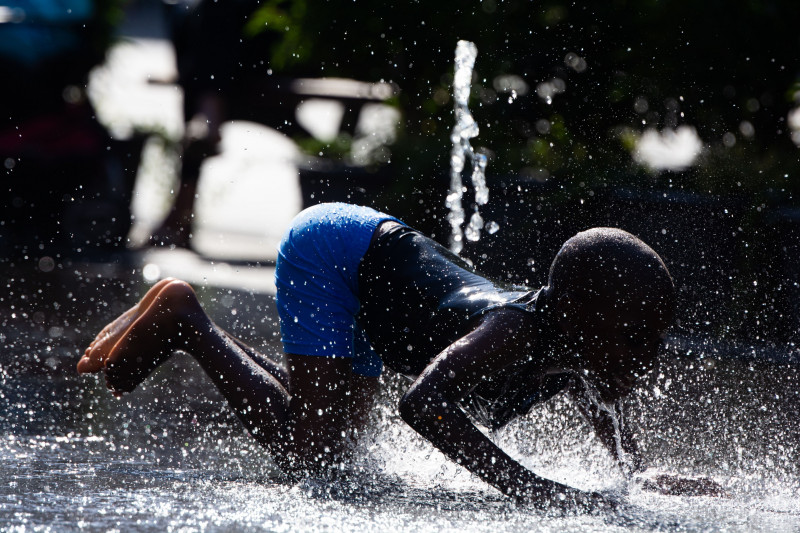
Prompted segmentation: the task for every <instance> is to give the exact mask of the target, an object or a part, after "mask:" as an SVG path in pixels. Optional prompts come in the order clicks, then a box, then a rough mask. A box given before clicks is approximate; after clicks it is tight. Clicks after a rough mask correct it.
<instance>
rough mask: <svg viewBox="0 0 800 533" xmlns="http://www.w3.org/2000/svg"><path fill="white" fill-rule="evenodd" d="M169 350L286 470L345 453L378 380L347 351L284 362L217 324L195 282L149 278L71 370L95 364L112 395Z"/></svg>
mask: <svg viewBox="0 0 800 533" xmlns="http://www.w3.org/2000/svg"><path fill="white" fill-rule="evenodd" d="M175 350H183V351H186V352H187V353H189V354H191V355H192V356H193V357H194V358H195V359H196V360H197V361H198V362H199V363H200V365H201V366H202V367H203V369H204V370H205V371H206V373H207V374H208V376H209V377H210V378H211V380H212V381H213V382H214V383H215V385H216V386H217V388H218V389H219V390H220V391H221V392H222V394H223V396H224V397H225V398H226V400H227V401H228V403H229V404H230V405H231V407H232V408H233V409H234V411H235V412H236V414H237V415H238V416H239V418H240V419H241V420H242V422H243V423H244V424H245V426H246V427H247V429H248V430H249V431H250V433H251V434H252V435H253V436H254V437H255V438H256V439H257V440H258V441H259V442H260V443H261V444H262V445H264V446H266V447H268V448H269V449H270V450H271V451H272V452H273V455H274V457H275V460H276V461H277V462H278V464H279V465H280V466H281V467H282V468H283V469H284V471H286V472H287V473H289V474H292V473H297V474H302V473H303V472H309V471H318V470H324V469H325V468H327V467H329V466H331V465H332V464H333V463H335V462H336V461H338V460H341V459H342V458H343V457H344V456H346V455H347V453H348V451H349V450H348V447H347V443H348V442H350V441H353V440H354V439H355V438H356V437H357V433H358V429H359V428H360V427H362V425H363V421H364V419H365V418H366V415H365V413H366V412H368V409H369V406H370V402H371V399H372V396H373V394H374V391H375V388H376V381H377V380H376V379H375V378H365V377H362V376H356V375H353V374H352V373H351V372H350V361H349V360H348V359H345V358H335V359H334V358H323V357H307V356H297V355H291V354H288V355H287V361H288V365H287V368H285V369H284V368H283V367H281V366H280V365H278V364H276V363H274V362H272V361H271V360H269V358H267V357H266V356H264V355H262V354H259V353H258V352H256V351H255V350H254V349H252V348H250V347H248V346H246V345H244V344H243V343H241V342H240V341H238V340H237V339H235V338H234V337H232V336H231V335H229V334H228V333H226V332H225V331H223V330H222V329H221V328H219V327H218V326H217V325H216V324H214V323H213V322H212V321H211V319H210V318H209V317H208V315H207V314H206V313H205V311H204V310H203V309H202V307H201V305H200V302H199V301H198V299H197V297H196V295H195V293H194V291H193V290H192V288H191V287H190V286H189V285H188V284H187V283H185V282H183V281H179V280H165V281H162V282H159V283H158V284H156V285H154V286H153V287H152V288H151V289H150V291H148V293H147V294H145V296H144V297H143V298H142V300H141V301H140V302H139V303H138V304H137V305H136V306H134V307H133V308H131V309H130V310H129V311H127V312H126V313H123V315H122V316H120V317H119V318H118V319H117V320H115V321H114V322H112V323H111V324H109V326H107V327H106V328H104V329H103V330H102V331H101V333H100V334H99V335H98V337H97V338H96V339H95V341H94V342H93V343H92V344H91V345H90V347H89V348H88V349H87V350H86V353H85V354H84V356H83V357H82V358H81V360H80V361H79V362H78V371H79V372H81V373H87V372H100V371H102V372H103V373H104V374H105V379H106V384H107V386H108V388H109V389H111V390H112V392H114V393H115V394H117V395H119V394H121V393H122V392H129V391H132V390H133V389H134V388H136V386H137V385H139V383H141V382H142V381H143V380H144V379H145V378H146V377H147V376H148V375H149V373H150V372H152V370H153V369H154V368H155V367H156V366H158V364H160V363H161V362H163V361H164V360H166V359H167V358H168V357H169V356H170V355H171V354H172V353H173V352H174V351H175ZM342 414H344V415H345V416H342ZM343 432H344V433H343ZM343 434H344V435H345V436H346V438H344V439H343V438H342V435H343Z"/></svg>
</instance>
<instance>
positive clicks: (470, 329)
mask: <svg viewBox="0 0 800 533" xmlns="http://www.w3.org/2000/svg"><path fill="white" fill-rule="evenodd" d="M275 278H276V285H277V306H278V311H279V314H280V320H281V339H282V342H283V346H284V351H285V352H286V361H287V366H286V368H284V367H282V366H280V365H278V364H276V363H275V362H273V361H271V360H270V359H269V358H267V357H265V356H264V355H262V354H260V353H258V352H256V351H255V350H253V349H252V348H250V347H248V346H246V345H244V344H243V343H242V342H240V341H239V340H237V339H236V338H234V337H232V336H231V335H230V334H228V333H226V332H225V331H223V330H222V329H220V328H219V327H218V326H216V325H215V324H214V323H213V322H212V320H211V318H209V316H208V315H207V314H206V313H205V312H204V311H203V309H202V307H201V306H200V303H199V302H198V300H197V298H196V296H195V294H194V292H193V290H192V289H191V287H190V286H189V285H188V284H187V283H185V282H183V281H179V280H174V279H166V280H163V281H160V282H159V283H157V284H156V285H154V286H153V287H152V288H151V289H150V290H149V291H148V292H147V294H145V296H144V297H143V298H142V300H141V301H140V302H139V303H138V304H137V305H136V306H134V307H133V308H131V309H130V310H129V311H127V312H126V313H124V314H123V315H121V316H120V317H119V318H117V319H116V320H115V321H114V322H112V323H110V324H109V325H108V326H106V327H105V328H104V329H103V330H102V331H101V332H100V334H99V335H98V336H97V338H96V339H95V340H94V341H93V342H92V343H91V345H90V346H89V348H88V349H87V350H86V352H85V354H84V356H83V357H82V359H81V360H80V362H79V363H78V372H80V373H87V372H100V371H103V372H104V373H105V379H106V384H107V386H108V387H109V388H110V389H111V390H112V391H113V392H114V393H116V394H121V393H122V392H128V391H131V390H133V389H134V388H135V387H136V386H137V385H138V384H139V383H141V382H142V381H143V380H144V379H145V378H146V377H147V376H148V375H149V374H150V372H151V371H152V370H153V369H154V368H155V367H156V366H157V365H158V364H160V363H161V362H163V361H164V360H165V359H167V358H168V357H169V356H170V354H172V352H173V351H175V350H183V351H185V352H188V353H189V354H191V355H192V356H193V357H194V358H195V359H196V360H197V361H198V362H199V363H200V365H201V366H202V367H203V369H204V370H205V371H206V373H207V374H208V376H209V377H210V378H211V380H212V381H213V382H214V383H215V384H216V386H217V387H218V388H219V389H220V391H221V392H222V394H223V395H224V396H225V398H226V399H227V401H228V402H229V404H230V405H231V407H232V408H233V409H234V410H235V411H236V413H237V415H238V416H239V418H240V419H241V420H242V422H243V423H244V424H245V426H246V427H247V429H248V430H249V431H250V433H251V434H252V435H253V436H254V437H255V438H256V439H257V440H258V441H259V442H260V443H261V444H263V445H264V446H266V447H267V448H268V449H269V450H270V451H271V453H272V454H273V456H274V458H275V460H276V462H277V463H278V464H279V465H280V466H281V468H282V469H283V470H284V471H285V472H287V473H289V474H295V475H302V474H307V473H310V472H320V471H324V470H326V469H328V468H330V467H334V468H335V467H336V466H338V465H339V464H340V463H341V461H342V460H343V459H345V458H346V457H347V455H348V453H349V451H350V450H351V449H352V443H353V442H354V441H355V439H357V438H358V434H359V431H360V430H361V428H362V427H363V425H364V423H365V420H366V417H367V416H368V413H369V408H370V406H371V404H372V398H373V396H374V393H375V391H376V386H377V381H378V380H377V378H378V376H379V375H380V373H381V370H382V366H383V364H386V366H388V367H389V368H391V369H392V370H394V371H396V372H399V373H402V374H404V375H406V376H409V377H410V378H411V379H414V382H413V384H412V385H411V387H410V388H409V389H408V391H407V392H406V393H405V395H404V396H403V398H402V399H401V401H400V405H399V411H400V415H401V416H402V418H403V420H405V421H406V422H407V423H408V424H410V425H411V426H412V427H413V428H414V429H415V430H416V431H418V432H419V433H420V434H421V435H422V436H424V437H425V438H427V439H428V440H429V441H431V443H433V445H434V446H436V447H437V448H438V449H439V450H441V451H442V452H443V453H444V454H445V455H447V456H448V457H449V458H450V459H452V460H454V461H456V462H458V463H459V464H461V465H463V466H464V467H466V468H467V469H469V470H470V471H471V472H473V473H474V474H476V475H477V476H479V477H480V478H482V479H484V480H485V481H487V482H488V483H491V484H492V485H494V486H495V487H497V488H498V489H499V490H501V491H502V492H504V493H505V494H507V495H510V496H513V497H515V498H518V499H522V500H526V501H533V502H538V503H547V502H553V501H565V500H566V501H569V502H596V503H602V502H603V501H604V499H603V498H602V497H601V496H600V495H597V494H587V493H584V492H582V491H579V490H576V489H573V488H570V487H567V486H564V485H562V484H559V483H556V482H553V481H550V480H546V479H543V478H541V477H539V476H537V475H536V474H534V473H533V472H531V471H529V470H527V469H526V468H524V467H523V466H522V465H520V464H519V463H518V462H516V461H515V460H513V459H512V458H511V457H510V456H508V455H507V454H506V453H504V452H503V451H502V450H501V449H500V448H498V447H497V446H496V445H495V444H494V443H492V441H491V440H489V439H488V438H487V437H486V436H485V435H484V433H483V432H481V431H480V430H479V429H478V427H476V426H475V424H474V423H473V422H472V420H473V419H477V420H479V421H481V422H483V423H484V424H485V425H488V426H492V427H499V426H501V425H503V424H505V423H506V422H508V421H509V420H510V419H511V418H513V417H515V416H519V415H521V414H524V413H526V412H527V411H528V410H529V409H530V407H531V405H532V404H533V403H535V402H537V401H541V400H544V399H547V398H548V397H550V396H552V395H554V394H556V393H557V392H558V391H560V390H562V389H566V388H568V389H569V390H570V393H571V394H572V395H573V396H575V397H576V398H577V399H579V405H580V407H581V411H582V412H583V413H584V414H585V415H586V416H587V417H588V418H589V420H590V421H591V423H592V425H593V427H594V428H595V430H596V431H597V434H598V436H599V437H600V439H601V440H602V441H603V443H604V444H605V446H606V447H607V448H608V449H609V451H610V452H611V453H612V454H613V456H614V457H615V459H616V460H617V461H618V462H619V464H620V466H622V467H623V468H624V469H625V470H626V472H627V473H628V474H629V475H630V474H632V473H633V472H634V471H636V470H638V469H640V468H641V461H640V460H639V458H638V454H637V450H636V446H635V444H634V441H633V440H632V439H631V436H630V433H629V431H628V429H627V427H626V426H625V424H624V418H622V417H621V412H620V409H619V402H618V400H619V399H620V398H621V397H622V396H623V395H625V394H627V393H628V392H629V391H630V390H631V388H632V386H633V384H634V381H635V379H636V377H637V376H638V375H640V374H641V373H643V372H645V371H646V370H647V368H648V366H649V365H650V364H651V363H652V362H653V360H654V358H655V356H656V351H657V349H658V347H659V344H660V343H661V340H662V337H663V335H664V332H665V330H666V329H667V327H668V325H669V324H670V321H671V319H672V315H673V308H674V305H675V303H674V301H675V294H674V288H673V284H672V279H671V277H670V275H669V273H668V271H667V268H666V267H665V266H664V263H663V262H662V260H661V258H660V257H659V256H658V254H656V252H654V251H653V250H652V249H650V248H649V247H648V246H647V245H646V244H644V243H643V242H642V241H640V240H639V239H637V238H636V237H634V236H632V235H630V234H629V233H626V232H624V231H621V230H617V229H611V228H596V229H592V230H588V231H585V232H582V233H579V234H578V235H576V236H575V237H573V238H571V239H569V240H568V241H567V242H566V243H565V244H564V246H563V247H562V249H561V250H560V251H559V252H558V254H557V256H556V258H555V260H554V261H553V264H552V266H551V269H550V275H549V282H548V285H547V286H546V287H544V288H542V289H540V290H530V289H528V288H525V287H519V286H509V285H506V284H503V283H499V282H497V281H494V280H490V279H488V278H486V277H484V276H482V275H480V274H479V273H477V272H476V271H474V270H473V269H472V268H470V267H469V266H468V265H467V264H466V263H465V262H464V261H462V260H461V259H460V258H459V257H457V256H455V255H454V254H451V253H450V252H449V251H447V250H446V249H444V248H443V247H442V246H440V245H439V244H437V243H435V242H434V241H433V240H431V239H429V238H427V237H425V236H423V235H422V234H420V233H419V232H417V231H416V230H414V229H412V228H410V227H408V226H406V225H404V224H403V223H402V222H400V221H399V220H397V219H396V218H393V217H391V216H389V215H385V214H382V213H379V212H377V211H374V210H372V209H369V208H365V207H358V206H352V205H346V204H322V205H318V206H315V207H312V208H309V209H307V210H305V211H303V212H302V213H300V214H299V215H298V216H297V217H296V218H295V220H294V221H293V223H292V225H291V227H290V228H289V229H288V231H287V232H286V234H285V235H284V238H283V240H282V242H281V245H280V249H279V256H278V262H277V267H276V273H275ZM377 354H380V356H378V355H377ZM570 375H573V376H576V378H575V379H569V377H568V376H570ZM607 405H608V406H611V407H610V408H608V407H605V406H607ZM615 427H617V428H619V431H618V432H617V431H615V429H614V428H615Z"/></svg>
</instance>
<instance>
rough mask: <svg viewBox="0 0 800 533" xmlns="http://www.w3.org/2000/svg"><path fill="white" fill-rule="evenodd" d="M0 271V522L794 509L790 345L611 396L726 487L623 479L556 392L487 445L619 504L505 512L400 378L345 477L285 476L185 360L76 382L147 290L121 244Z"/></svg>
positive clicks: (748, 520)
mask: <svg viewBox="0 0 800 533" xmlns="http://www.w3.org/2000/svg"><path fill="white" fill-rule="evenodd" d="M2 270H3V272H4V273H5V276H4V277H5V279H6V280H7V288H6V290H5V291H4V293H3V296H0V309H1V310H0V339H2V347H3V349H2V355H1V356H0V401H2V402H3V411H2V415H0V457H2V461H0V479H2V480H3V481H4V482H3V483H2V484H0V529H6V528H16V529H19V530H24V529H26V528H31V529H41V530H52V531H65V530H76V529H80V528H89V529H103V530H109V529H116V530H131V529H135V530H137V531H163V530H166V529H169V528H172V529H181V530H187V531H199V530H205V531H208V530H232V529H233V530H242V529H250V530H253V529H256V530H290V531H299V530H341V529H346V530H363V531H366V530H375V529H381V530H383V529H388V528H399V529H403V530H420V531H426V530H427V531H448V530H484V529H491V530H493V531H517V530H520V529H536V530H558V531H584V530H610V531H615V530H616V531H675V530H678V531H707V530H740V531H759V530H761V531H768V530H769V531H774V530H778V531H796V524H797V523H798V521H800V504H798V500H800V498H798V495H799V494H800V467H798V463H799V462H798V460H797V459H798V449H799V448H800V445H799V444H798V442H799V441H800V433H798V422H797V421H798V420H800V398H799V397H798V395H800V387H798V383H800V371H799V370H798V365H797V361H796V360H793V359H792V358H791V357H789V358H784V359H780V358H773V359H772V360H770V359H769V358H767V357H764V356H763V355H762V354H760V352H758V351H756V352H752V351H751V352H747V351H744V350H738V351H736V350H728V351H727V352H725V351H723V350H721V349H720V348H719V347H718V346H712V345H703V344H700V345H693V346H689V345H688V344H687V343H686V342H684V340H681V341H680V342H679V340H674V341H672V343H671V345H670V346H669V347H668V349H667V350H665V353H664V357H663V364H662V365H661V367H660V368H659V369H657V370H656V371H655V372H653V373H652V374H650V375H649V376H648V377H647V378H646V379H645V380H644V382H643V383H642V384H641V387H640V388H639V390H638V391H637V394H636V395H635V396H634V397H633V398H632V399H631V400H630V404H631V408H632V412H633V413H634V416H635V422H636V424H635V425H636V426H638V436H639V437H640V441H641V443H642V448H643V451H644V453H645V455H646V456H647V457H648V458H649V459H650V460H651V462H652V464H653V466H654V468H656V469H657V470H659V471H671V472H680V473H683V474H685V475H692V476H698V475H704V476H711V477H713V478H714V479H716V480H717V481H718V482H720V483H721V484H722V485H723V486H724V487H725V488H726V490H728V491H729V493H730V498H683V497H668V496H662V495H657V494H653V493H650V492H646V491H644V490H643V489H642V486H641V484H640V483H639V484H637V483H633V484H631V485H626V484H624V483H623V481H622V479H621V477H620V476H619V475H618V474H617V473H616V471H615V469H614V466H613V464H611V462H610V460H609V459H608V458H607V457H606V455H605V453H604V452H603V450H601V449H600V446H599V445H598V443H597V442H596V441H595V440H594V437H593V436H592V435H591V432H590V431H589V430H588V427H587V426H586V425H585V424H584V422H583V421H582V420H581V419H580V417H579V416H578V414H577V411H576V410H575V408H574V407H573V406H572V405H571V404H570V403H569V402H567V401H566V400H565V399H564V398H562V397H557V398H556V399H555V400H554V401H552V402H550V403H549V404H548V405H546V406H542V407H541V408H537V409H535V410H534V411H533V412H532V413H531V414H530V415H529V416H527V417H525V418H524V419H522V420H520V421H517V422H515V423H513V425H512V426H511V427H509V428H508V429H507V430H505V431H504V432H503V433H501V434H498V435H496V439H497V440H498V441H499V442H500V443H501V444H502V445H503V447H504V448H505V449H507V450H509V451H510V453H512V454H513V455H514V456H515V457H517V458H518V459H519V460H520V461H522V462H523V463H525V464H526V465H528V466H529V467H531V468H533V469H534V470H536V471H537V472H540V473H542V474H543V475H547V476H550V477H552V478H554V479H558V480H562V481H565V482H567V483H570V484H572V485H575V486H579V487H584V488H588V489H593V490H613V491H616V492H618V493H619V492H620V491H621V492H623V493H624V496H622V499H623V501H624V502H625V503H624V506H623V508H621V509H620V510H618V511H616V512H608V513H603V512H596V513H591V512H588V513H582V512H558V511H541V510H538V509H536V508H533V507H529V506H522V505H517V504H515V503H513V502H511V501H509V500H507V499H506V498H504V497H502V496H501V495H500V494H499V493H498V492H496V491H494V490H493V489H491V488H489V487H487V486H485V485H484V484H482V483H481V482H479V481H477V480H476V479H474V478H472V477H471V476H470V475H469V474H467V473H466V472H465V471H463V470H462V469H460V468H458V467H457V466H455V465H452V464H450V463H448V462H447V461H445V459H444V458H443V457H442V456H441V455H440V454H439V453H438V452H436V451H434V450H433V449H432V448H431V447H430V446H429V445H427V444H426V443H424V442H422V440H421V439H419V438H418V437H417V436H416V435H414V434H413V433H412V431H411V430H410V429H408V428H406V427H405V426H404V425H403V424H402V422H400V420H399V419H398V417H397V415H396V412H395V409H394V405H396V401H397V398H398V394H399V391H400V390H401V389H402V386H403V384H402V383H401V381H400V379H399V378H394V377H388V376H387V377H386V378H385V381H386V382H387V384H388V385H389V386H388V387H387V392H386V393H385V395H384V396H383V398H382V400H381V403H380V406H379V409H378V410H377V411H376V416H375V424H374V425H375V431H374V432H373V433H372V434H371V435H370V436H369V438H367V439H366V440H365V442H364V444H363V451H364V453H363V454H362V455H363V458H360V459H359V460H358V461H356V464H355V465H354V466H353V469H354V470H353V471H349V472H348V475H347V476H344V477H343V479H342V480H306V481H304V482H301V483H299V484H290V483H287V482H285V481H284V480H283V478H282V477H281V475H280V473H279V472H278V471H277V469H276V468H275V467H274V465H273V463H272V461H271V460H270V458H269V456H268V454H267V453H266V452H265V451H264V450H262V449H261V448H260V447H258V445H257V444H255V442H254V440H253V439H251V438H250V437H249V436H248V435H247V434H246V433H245V431H244V429H243V427H242V426H241V424H240V423H239V422H238V420H237V419H236V418H235V416H234V415H233V414H232V413H231V411H230V410H229V409H228V408H227V406H226V405H225V403H224V401H223V400H222V398H221V396H220V395H219V394H218V393H217V392H216V391H215V390H214V388H213V385H211V382H210V381H209V380H208V379H207V378H206V376H205V375H204V374H203V373H202V371H201V370H200V369H199V366H198V365H197V364H196V363H195V362H194V361H193V360H192V359H191V358H190V357H188V356H186V355H185V354H177V355H176V356H174V357H173V358H171V359H170V360H169V361H168V362H167V363H166V364H164V365H162V367H160V368H159V369H157V370H156V372H155V374H154V376H152V378H150V379H148V380H147V381H146V382H145V383H144V384H143V386H141V387H140V388H139V389H137V390H136V391H134V392H133V393H132V394H129V395H126V396H125V397H124V398H122V399H115V398H114V397H113V396H112V395H111V394H110V393H108V391H107V390H106V389H105V387H104V384H103V382H102V379H99V378H97V377H95V376H83V377H80V376H77V374H76V373H75V364H76V362H77V360H78V358H79V356H80V355H81V353H82V351H83V348H84V347H85V346H86V345H87V344H88V343H89V342H90V341H91V339H92V338H93V336H94V334H95V333H96V332H97V331H99V329H100V328H101V327H102V325H104V324H105V323H106V322H107V321H108V320H110V319H111V318H113V317H115V316H117V315H118V314H119V313H121V312H122V311H124V310H125V309H127V308H128V307H130V306H131V305H132V304H133V303H135V302H136V301H137V300H138V299H139V298H140V297H141V296H142V295H143V294H144V292H145V291H146V290H147V288H148V287H149V283H148V282H147V281H146V280H145V279H144V277H143V276H142V271H141V263H140V262H138V260H137V258H136V257H134V256H120V258H119V260H118V261H116V262H112V263H80V262H68V261H63V262H60V263H59V262H57V261H52V263H51V262H47V261H45V262H42V261H41V260H40V258H32V257H29V258H24V257H23V258H21V259H14V260H5V261H4V262H3V263H2ZM264 275H271V271H270V270H269V269H264ZM197 290H198V294H199V296H200V298H201V301H202V302H203V304H204V306H205V307H206V309H207V310H208V312H209V313H210V315H211V316H212V317H213V318H214V319H215V321H217V323H219V324H220V325H221V326H222V327H223V328H225V329H227V330H229V331H231V332H232V333H233V334H235V335H236V336H238V337H240V338H242V340H244V341H245V342H247V343H249V344H251V345H253V346H255V347H257V348H259V349H260V350H263V351H265V352H266V353H278V351H279V344H278V338H277V316H276V311H275V309H274V301H273V298H272V296H271V295H269V294H264V293H258V292H249V291H246V290H231V289H226V288H219V287H214V286H211V285H208V286H200V287H198V288H197Z"/></svg>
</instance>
